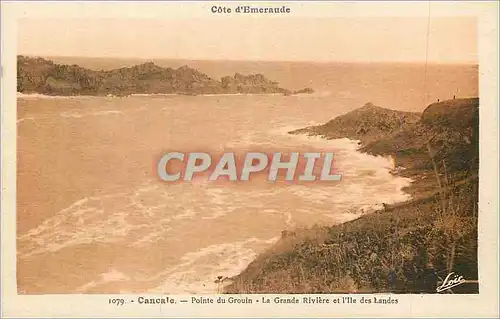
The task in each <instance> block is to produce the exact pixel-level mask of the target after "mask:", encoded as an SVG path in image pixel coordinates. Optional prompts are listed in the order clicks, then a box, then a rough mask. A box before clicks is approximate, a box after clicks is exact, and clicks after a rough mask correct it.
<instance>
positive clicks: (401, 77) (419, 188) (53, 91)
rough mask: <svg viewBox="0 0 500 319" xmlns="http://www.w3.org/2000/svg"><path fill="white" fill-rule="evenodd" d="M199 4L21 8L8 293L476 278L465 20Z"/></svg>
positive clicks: (472, 283) (200, 299) (156, 299)
mask: <svg viewBox="0 0 500 319" xmlns="http://www.w3.org/2000/svg"><path fill="white" fill-rule="evenodd" d="M82 5H83V4H82ZM196 5H198V6H199V7H201V9H200V12H201V11H202V12H203V13H204V15H201V14H200V15H199V16H196V18H194V17H193V18H188V17H185V16H183V15H179V16H178V17H176V18H161V17H151V18H147V17H141V16H137V17H133V16H130V15H129V16H126V15H122V16H119V15H118V14H116V15H114V16H112V15H111V14H110V16H109V17H99V16H95V17H89V16H88V15H87V14H86V13H85V12H84V11H85V10H82V17H81V18H74V17H69V16H68V17H65V16H64V15H62V14H61V15H60V16H58V17H53V18H47V17H43V16H42V17H36V16H34V17H30V16H29V15H24V16H20V18H19V19H17V29H15V30H16V32H15V35H14V36H13V37H14V38H15V39H16V42H17V44H16V46H15V47H14V48H13V50H15V66H14V65H13V68H15V72H16V73H15V82H16V83H15V86H16V93H13V92H12V94H14V95H15V100H16V105H15V106H14V105H12V108H13V109H15V114H16V115H15V120H16V122H15V128H14V131H11V132H9V134H12V132H15V138H13V139H15V149H14V150H15V172H13V174H14V175H13V176H14V177H15V184H12V185H13V186H14V187H15V189H14V190H15V197H13V201H14V205H15V213H13V214H15V215H13V216H15V285H16V290H17V294H18V295H19V296H23V295H36V296H40V295H75V296H76V295H82V294H83V295H113V296H115V297H118V298H119V296H120V295H127V294H129V295H136V297H134V298H132V299H131V300H129V299H128V298H124V299H109V304H112V303H113V304H114V303H117V304H118V305H120V303H121V302H123V303H124V304H125V305H126V304H127V303H134V304H150V303H151V304H158V303H160V304H161V303H166V304H168V303H170V302H171V303H172V304H175V303H177V300H178V299H175V298H176V297H175V296H176V295H185V296H189V298H187V297H186V298H185V300H183V299H181V300H180V302H181V303H183V302H186V303H188V302H189V303H190V304H203V303H214V302H215V301H214V300H216V301H217V302H218V303H221V302H222V301H221V300H224V301H223V303H225V302H226V300H229V301H228V302H229V303H238V304H243V303H248V304H254V305H255V304H256V303H258V304H266V303H272V304H295V303H296V304H301V305H302V307H303V306H304V305H308V304H317V303H337V302H338V303H344V304H350V303H356V300H357V303H358V304H359V302H360V301H359V300H360V299H361V303H372V304H384V305H386V306H385V307H388V306H387V305H388V304H394V305H396V304H398V303H401V302H402V301H401V300H400V299H398V298H399V297H398V296H401V295H413V294H417V295H421V296H422V295H440V294H441V295H457V294H458V295H464V294H465V295H469V296H478V295H479V294H480V293H481V292H482V291H484V290H483V288H484V287H483V281H480V278H482V279H481V280H484V279H485V278H484V277H483V273H482V272H481V270H480V268H481V265H482V264H483V263H481V262H480V255H481V251H480V249H479V248H480V247H481V243H480V240H479V234H480V233H481V229H480V226H479V220H480V219H481V218H483V216H485V215H484V214H497V213H498V210H497V208H496V207H491V208H493V209H488V210H487V211H486V210H484V207H486V206H482V205H483V204H482V203H481V202H480V197H481V196H482V195H481V196H480V193H481V192H482V190H481V189H482V187H483V186H481V181H482V179H483V177H484V174H488V172H485V171H481V174H480V166H481V167H482V165H485V164H483V161H486V160H488V159H485V158H484V157H483V156H482V155H481V156H480V150H481V149H482V148H483V147H484V144H483V142H482V138H483V137H484V134H483V132H482V131H481V127H480V123H483V121H489V120H492V117H490V118H489V119H483V117H482V116H481V117H480V113H481V114H484V113H483V108H484V107H489V108H490V109H491V104H487V106H484V104H483V97H482V94H483V91H481V90H480V84H481V76H482V73H481V72H480V70H482V65H481V63H480V61H481V59H480V56H481V52H482V51H480V49H479V47H480V42H481V40H480V38H481V32H480V30H481V29H480V23H479V19H478V17H477V16H474V15H470V16H467V15H458V14H457V15H452V14H450V15H443V14H438V13H434V11H433V10H436V12H437V9H434V8H433V6H434V5H436V6H438V5H437V4H435V3H434V2H432V1H430V2H425V3H422V4H421V7H422V12H424V15H415V16H408V15H407V14H406V15H400V16H398V15H385V16H384V15H378V16H377V15H375V14H372V15H366V14H364V15H352V16H348V15H346V16H341V15H340V16H339V15H334V16H312V15H309V16H308V15H306V14H304V15H300V14H297V12H298V10H299V8H301V7H300V6H298V5H297V6H293V5H286V4H283V5H282V4H278V3H277V4H272V5H271V4H269V3H261V2H253V3H250V4H248V3H247V4H245V3H236V2H234V3H225V4H223V5H221V4H220V3H208V2H207V3H205V4H203V5H201V4H199V3H198V4H196V3H193V4H191V3H190V4H184V6H186V7H188V6H189V7H192V8H193V10H194V7H195V6H196ZM304 6H305V5H304ZM320 7H321V6H320V5H319V4H318V8H320ZM196 12H198V11H196ZM193 16H195V15H194V14H193ZM3 31H4V30H2V32H3ZM497 32H498V30H497ZM13 59H14V55H12V59H11V60H12V61H13ZM497 84H498V83H497ZM480 93H481V94H480ZM9 107H11V106H9ZM491 114H492V113H491ZM496 116H497V115H496ZM2 117H3V115H2ZM3 120H4V117H3V119H2V121H3ZM497 120H498V117H496V119H495V121H497ZM497 124H498V123H497ZM13 125H14V124H13ZM480 133H481V134H480ZM497 133H498V131H496V133H495V132H492V134H497ZM480 135H481V136H480ZM480 137H481V138H480ZM495 138H496V137H495ZM3 142H4V137H3V136H2V144H3ZM2 147H4V145H2ZM489 160H494V159H493V158H490V159H489ZM496 160H497V159H496ZM495 165H496V166H497V167H498V163H496V164H493V166H495ZM2 172H3V171H2ZM491 173H492V174H496V173H495V172H494V171H491ZM490 180H491V179H490ZM495 187H496V186H495ZM14 198H15V199H14ZM495 205H496V204H495ZM3 213H4V212H3V211H2V215H4V214H3ZM13 218H14V217H13ZM494 235H495V237H498V234H494ZM12 240H14V238H12ZM3 241H4V240H3ZM491 243H493V242H491ZM483 253H485V252H484V251H483ZM480 273H481V275H480ZM492 279H493V278H492ZM13 280H14V279H13ZM495 280H496V281H498V277H497V278H496V279H495ZM488 289H489V288H488ZM496 289H498V287H497V288H496ZM311 294H313V295H311ZM331 294H338V295H339V296H340V297H338V299H337V298H333V299H332V298H331V297H329V296H330V295H331ZM260 295H262V296H263V297H262V298H261V297H260ZM265 295H272V297H269V298H267V297H264V296H265ZM361 295H363V296H364V297H362V296H361ZM365 295H368V296H371V297H365ZM137 296H138V297H137ZM172 296H173V298H174V299H170V298H172ZM214 296H215V297H214ZM217 296H230V297H229V299H214V298H216V297H217ZM356 296H358V297H356ZM222 298H224V297H222ZM346 298H347V299H346ZM349 298H357V299H356V300H354V299H349ZM365 298H366V299H365ZM120 300H122V301H120ZM352 300H354V301H352ZM105 302H106V303H108V299H106V301H105ZM262 306H263V305H262ZM311 311H313V309H311Z"/></svg>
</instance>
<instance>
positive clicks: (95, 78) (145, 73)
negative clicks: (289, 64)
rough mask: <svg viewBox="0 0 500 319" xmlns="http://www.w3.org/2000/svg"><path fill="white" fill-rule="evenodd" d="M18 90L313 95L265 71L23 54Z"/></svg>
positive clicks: (92, 92)
mask: <svg viewBox="0 0 500 319" xmlns="http://www.w3.org/2000/svg"><path fill="white" fill-rule="evenodd" d="M17 91H18V92H20V93H25V94H30V93H38V94H45V95H64V96H70V95H95V96H109V95H111V96H127V95H131V94H181V95H204V94H283V95H292V94H310V93H313V92H314V90H313V89H311V88H304V89H301V90H297V91H292V90H289V89H285V88H282V87H280V86H279V84H278V83H277V82H274V81H271V80H269V79H267V78H266V77H265V76H264V75H262V74H251V75H243V74H240V73H236V74H235V75H234V76H224V77H222V78H221V80H220V81H218V80H215V79H213V78H211V77H209V76H208V75H207V74H205V73H202V72H200V71H198V70H196V69H193V68H190V67H188V66H186V65H185V66H182V67H180V68H177V69H173V68H163V67H161V66H158V65H156V64H155V63H153V62H146V63H143V64H139V65H134V66H131V67H124V68H119V69H113V70H91V69H86V68H83V67H81V66H78V65H76V64H74V65H67V64H57V63H54V62H53V61H50V60H46V59H44V58H40V57H26V56H22V55H19V56H18V57H17Z"/></svg>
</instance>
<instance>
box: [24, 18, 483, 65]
mask: <svg viewBox="0 0 500 319" xmlns="http://www.w3.org/2000/svg"><path fill="white" fill-rule="evenodd" d="M427 34H429V38H427ZM427 41H428V42H427ZM427 43H428V52H427V50H426V48H427ZM18 53H19V54H24V55H36V56H77V57H121V58H143V59H147V58H167V59H170V58H171V59H197V60H263V61H316V62H425V60H426V56H427V58H428V61H429V62H431V63H432V62H435V63H477V61H478V54H477V24H476V19H475V18H474V17H433V18H431V19H430V28H429V29H428V18H427V17H350V18H340V17H332V18H312V17H309V18H307V17H286V18H283V17H280V18H268V19H259V20H258V23H257V20H256V19H252V18H244V17H238V18H226V19H210V18H204V19H169V20H167V19H123V18H120V19H86V20H83V19H57V18H56V19H35V18H26V19H21V20H19V24H18Z"/></svg>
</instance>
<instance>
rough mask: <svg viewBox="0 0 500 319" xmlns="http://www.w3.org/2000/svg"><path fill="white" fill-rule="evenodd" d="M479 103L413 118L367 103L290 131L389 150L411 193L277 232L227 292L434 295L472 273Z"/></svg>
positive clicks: (451, 105) (472, 288)
mask: <svg viewBox="0 0 500 319" xmlns="http://www.w3.org/2000/svg"><path fill="white" fill-rule="evenodd" d="M478 108H479V99H457V100H450V101H445V102H441V103H435V104H432V105H430V106H429V107H427V109H426V110H425V111H424V112H423V113H422V114H421V116H417V114H414V113H406V112H398V111H393V110H387V109H382V108H377V107H375V106H373V105H370V104H369V105H366V106H365V107H363V108H360V109H358V110H355V111H353V112H351V113H348V114H346V115H343V116H340V117H338V118H336V119H334V120H332V121H330V122H328V123H326V124H325V125H321V126H317V127H310V128H306V129H302V130H299V131H294V132H291V133H292V134H297V133H306V134H319V135H322V136H325V137H327V138H340V137H349V138H353V139H358V140H361V141H362V145H361V148H360V150H361V151H363V152H369V153H372V154H378V155H391V156H393V157H394V158H395V159H396V162H397V163H399V165H404V166H405V168H406V170H402V174H403V175H406V176H411V177H412V178H413V179H414V181H415V182H414V183H413V185H412V186H411V187H410V189H409V191H410V192H411V193H413V197H414V198H413V199H412V200H410V201H408V202H405V203H400V204H396V205H392V206H388V205H386V207H385V209H384V210H382V211H378V212H375V213H373V214H368V215H364V216H362V217H360V218H358V219H356V220H354V221H351V222H348V223H345V224H340V225H333V226H317V227H313V228H312V229H297V230H294V231H286V232H283V236H282V239H281V240H280V241H279V242H278V243H277V244H275V245H274V246H273V247H271V249H270V250H269V251H267V252H265V253H263V254H262V255H260V256H259V257H258V258H257V259H256V260H255V261H254V262H252V263H251V264H250V265H249V266H248V267H247V269H246V270H245V271H243V272H242V273H241V274H240V275H238V276H236V277H234V278H232V283H231V284H230V285H228V286H227V287H226V288H225V291H226V292H228V293H354V292H360V293H371V292H396V293H422V292H424V293H436V286H437V285H438V284H439V283H441V282H442V280H443V279H444V278H445V277H446V276H447V274H448V273H450V272H455V273H457V274H460V275H462V276H463V277H464V278H466V279H468V280H476V279H477V278H478V277H477V276H478V273H477V270H478V268H477V202H478V180H477V174H478V166H479V152H478V149H479V139H478V129H479V121H478V116H479V112H478ZM370 118H371V121H369V120H368V119H370ZM451 290H452V291H453V293H477V292H478V286H477V284H474V283H472V284H463V285H460V286H458V287H455V288H453V289H451ZM451 290H447V291H446V292H451Z"/></svg>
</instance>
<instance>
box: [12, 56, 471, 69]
mask: <svg viewBox="0 0 500 319" xmlns="http://www.w3.org/2000/svg"><path fill="white" fill-rule="evenodd" d="M16 56H27V57H40V58H46V59H51V58H79V59H116V60H140V61H144V62H148V61H150V62H152V60H173V61H200V62H257V63H314V64H330V63H345V64H422V65H425V64H428V65H469V66H479V61H450V62H445V61H427V62H426V61H398V60H396V61H380V60H379V61H376V60H375V61H365V60H346V61H341V60H265V59H264V60H257V59H248V60H240V59H210V58H177V57H176V58H173V57H144V58H143V57H124V56H77V55H39V54H22V53H18V54H17V55H16Z"/></svg>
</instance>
